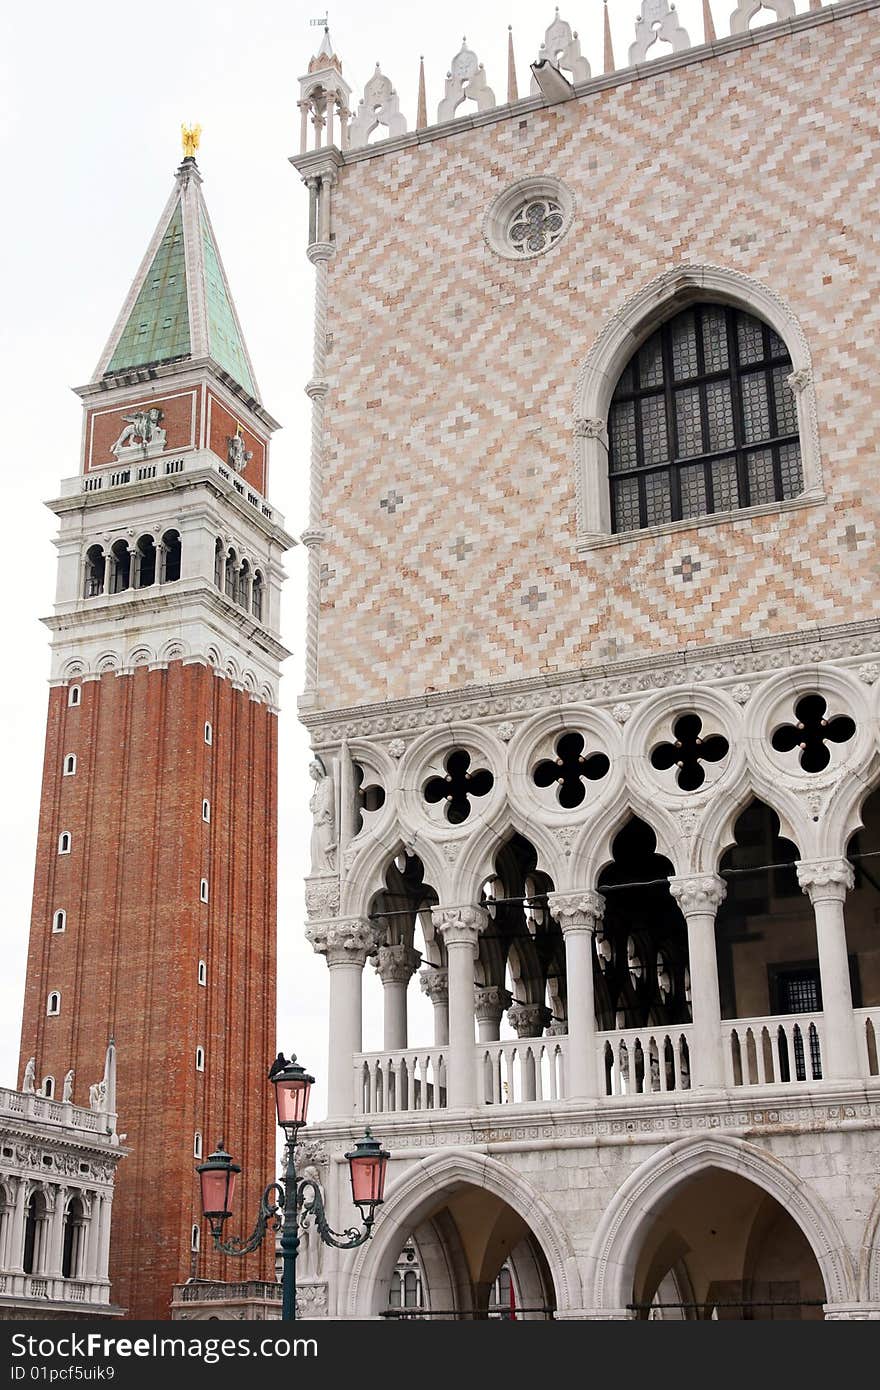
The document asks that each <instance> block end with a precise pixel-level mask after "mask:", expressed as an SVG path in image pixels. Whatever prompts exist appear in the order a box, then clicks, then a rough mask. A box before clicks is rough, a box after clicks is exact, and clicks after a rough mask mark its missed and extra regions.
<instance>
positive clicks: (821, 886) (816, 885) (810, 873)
mask: <svg viewBox="0 0 880 1390" xmlns="http://www.w3.org/2000/svg"><path fill="white" fill-rule="evenodd" d="M795 867H796V869H797V876H798V883H799V884H800V885H801V888H803V890H804V892H805V893H806V894H807V896H808V897H809V899H810V902H811V903H818V902H823V901H825V900H827V899H829V898H830V899H831V900H832V901H833V902H839V903H842V902H843V900H844V899H845V897H846V895H847V893H848V892H849V891H850V889H851V888H852V886H853V884H854V882H855V874H854V873H853V866H852V864H851V863H850V862H849V860H848V859H801V860H800V861H799V862H798V863H797V864H796V865H795Z"/></svg>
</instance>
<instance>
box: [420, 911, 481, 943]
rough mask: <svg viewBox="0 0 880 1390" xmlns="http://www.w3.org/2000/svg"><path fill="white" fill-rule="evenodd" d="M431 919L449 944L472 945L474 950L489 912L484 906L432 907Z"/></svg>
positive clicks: (436, 929) (435, 928)
mask: <svg viewBox="0 0 880 1390" xmlns="http://www.w3.org/2000/svg"><path fill="white" fill-rule="evenodd" d="M431 919H432V921H433V923H434V930H435V931H438V932H439V933H440V935H441V936H442V938H443V940H444V941H445V942H446V948H447V950H448V949H449V947H450V946H472V947H473V949H474V950H475V951H476V949H477V942H478V940H479V936H480V932H481V931H485V929H486V926H487V924H488V921H489V914H488V912H487V911H486V909H485V908H484V907H432V908H431Z"/></svg>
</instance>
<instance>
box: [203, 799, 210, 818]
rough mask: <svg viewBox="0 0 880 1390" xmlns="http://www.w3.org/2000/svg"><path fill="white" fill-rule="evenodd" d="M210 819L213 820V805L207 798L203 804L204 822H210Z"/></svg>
mask: <svg viewBox="0 0 880 1390" xmlns="http://www.w3.org/2000/svg"><path fill="white" fill-rule="evenodd" d="M210 819H211V803H210V801H209V800H208V798H207V797H205V799H204V801H203V802H202V820H204V821H209V820H210Z"/></svg>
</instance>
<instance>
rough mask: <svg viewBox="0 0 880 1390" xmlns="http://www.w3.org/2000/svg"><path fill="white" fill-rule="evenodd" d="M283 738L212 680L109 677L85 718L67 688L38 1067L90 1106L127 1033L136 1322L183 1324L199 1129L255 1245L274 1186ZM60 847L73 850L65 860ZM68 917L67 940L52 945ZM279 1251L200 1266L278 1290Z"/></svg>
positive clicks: (58, 756) (35, 1035)
mask: <svg viewBox="0 0 880 1390" xmlns="http://www.w3.org/2000/svg"><path fill="white" fill-rule="evenodd" d="M206 720H209V721H211V723H212V725H213V743H212V745H211V746H208V745H207V744H206V743H205V740H204V726H205V721H206ZM276 726H277V721H276V718H275V716H274V715H272V714H270V713H269V712H268V711H267V709H266V708H265V706H264V705H263V704H261V703H259V702H257V701H254V700H251V699H250V697H249V695H248V693H247V692H246V691H244V690H239V689H233V688H232V686H231V685H230V683H229V682H228V681H226V680H223V679H221V678H219V677H218V676H217V675H216V674H215V673H213V672H212V671H209V670H208V669H207V668H206V667H204V666H201V665H197V664H193V665H188V666H187V665H183V663H181V662H172V663H171V664H170V665H169V666H168V668H167V669H166V670H153V671H150V670H148V669H146V668H138V669H137V670H136V671H135V672H134V674H133V675H130V676H126V677H117V676H115V675H113V674H108V675H105V676H103V677H102V678H101V680H100V681H96V682H86V683H85V684H84V685H83V686H82V703H81V705H80V706H79V707H74V708H71V707H69V706H68V691H67V689H66V688H61V687H59V688H55V689H53V690H52V692H51V695H50V700H49V715H48V724H47V736H46V760H45V769H44V778H43V799H42V807H41V813H40V824H39V841H38V846H37V871H36V878H35V885H34V910H33V919H32V925H31V938H30V949H29V956H28V973H27V985H26V991H25V1007H24V1022H23V1027H22V1048H21V1055H22V1067H23V1066H24V1063H25V1062H26V1060H27V1058H28V1057H30V1056H32V1055H36V1057H37V1073H38V1076H44V1075H46V1074H50V1073H51V1074H54V1076H55V1078H56V1084H57V1085H58V1086H59V1088H60V1082H61V1078H62V1077H63V1076H64V1074H65V1072H66V1071H67V1069H68V1067H70V1066H74V1067H75V1068H76V1083H75V1088H74V1099H75V1101H76V1102H77V1103H78V1104H88V1087H89V1084H90V1083H91V1082H92V1081H96V1080H98V1079H99V1078H100V1076H101V1075H102V1072H103V1065H104V1051H105V1048H106V1045H107V1040H108V1037H109V1036H111V1035H113V1036H115V1039H116V1043H117V1046H118V1054H119V1063H118V1064H119V1076H118V1095H117V1107H118V1112H119V1125H120V1128H121V1129H122V1130H123V1131H124V1132H125V1133H126V1134H127V1136H128V1138H127V1141H126V1143H127V1145H128V1146H129V1147H130V1148H131V1150H132V1153H131V1155H130V1156H129V1157H128V1158H127V1159H126V1160H125V1161H124V1162H123V1163H122V1164H121V1165H120V1168H119V1170H118V1176H117V1192H116V1197H115V1200H114V1206H113V1234H112V1242H111V1261H110V1274H111V1279H112V1283H113V1288H112V1292H113V1297H114V1300H115V1301H116V1302H117V1303H120V1304H122V1305H123V1306H124V1307H126V1308H128V1310H129V1316H131V1317H141V1318H164V1317H167V1316H168V1315H169V1304H170V1299H171V1291H172V1285H173V1284H174V1283H178V1282H181V1280H184V1279H186V1278H187V1277H188V1276H189V1275H190V1272H191V1263H190V1253H189V1239H190V1227H191V1225H192V1223H193V1221H198V1220H200V1205H199V1198H198V1184H197V1179H196V1177H195V1173H194V1164H195V1161H196V1160H194V1159H193V1135H194V1132H195V1130H197V1129H198V1130H201V1132H202V1135H203V1140H204V1153H205V1155H207V1154H208V1152H210V1150H211V1148H213V1147H214V1145H215V1144H216V1142H217V1141H218V1140H219V1139H220V1138H223V1139H225V1141H226V1145H227V1147H228V1148H229V1149H230V1150H231V1151H232V1152H233V1154H234V1155H235V1157H236V1159H237V1160H238V1162H239V1163H241V1165H242V1169H243V1173H242V1178H241V1179H240V1183H241V1187H240V1189H239V1198H240V1202H239V1213H241V1219H240V1220H238V1219H236V1221H235V1222H233V1223H232V1224H233V1225H234V1227H235V1229H236V1230H240V1229H242V1228H243V1227H244V1226H247V1228H248V1231H249V1230H250V1225H251V1224H252V1221H253V1218H254V1215H255V1213H256V1210H257V1207H258V1202H259V1197H260V1194H261V1192H262V1189H263V1187H264V1186H265V1184H266V1182H268V1181H269V1180H270V1179H271V1178H272V1177H273V1176H274V1172H275V1138H276V1128H275V1122H274V1098H273V1094H272V1088H271V1086H269V1085H268V1083H267V1081H266V1071H267V1070H268V1064H269V1062H270V1061H271V1059H272V1057H273V1056H274V1054H275V1051H276V1045H275V882H276V825H277V805H276V795H277V793H276V783H277V761H276V758H277V753H276V750H277V728H276ZM67 753H75V754H76V756H77V770H76V774H75V776H72V777H69V776H68V777H64V776H63V775H62V759H63V757H64V755H65V754H67ZM203 798H208V799H209V800H210V803H211V819H210V822H205V821H204V820H203V819H202V801H203ZM62 830H69V831H70V832H71V835H72V851H71V853H70V854H69V855H64V856H59V855H58V853H57V841H58V835H59V833H60V832H61V831H62ZM202 877H205V878H207V879H208V882H209V901H208V903H207V905H205V904H202V903H201V902H200V901H199V884H200V879H201V878H202ZM59 907H63V908H64V909H65V910H66V912H67V929H66V931H65V932H64V933H62V934H53V933H52V930H51V926H52V915H53V913H54V911H55V910H56V909H57V908H59ZM200 959H203V960H205V961H206V963H207V970H208V984H207V988H204V987H201V986H199V984H198V975H197V971H198V961H199V960H200ZM51 989H58V990H60V991H61V996H62V999H61V1013H60V1015H59V1016H58V1017H57V1018H47V1017H46V997H47V995H48V992H49V991H50V990H51ZM198 1045H203V1046H204V1047H205V1050H206V1069H205V1072H204V1073H199V1072H197V1071H196V1069H195V1049H196V1047H197V1046H198ZM264 1063H265V1065H264ZM203 1242H204V1244H205V1246H206V1249H207V1246H208V1245H209V1244H210V1241H209V1239H208V1237H207V1233H206V1232H204V1231H203ZM270 1244H271V1243H270V1242H268V1243H267V1247H266V1248H265V1249H264V1250H262V1251H261V1252H259V1253H257V1254H255V1255H252V1256H249V1257H248V1258H246V1259H243V1260H241V1259H239V1260H236V1261H231V1260H226V1259H218V1258H217V1257H214V1256H211V1255H209V1254H207V1253H203V1254H202V1255H201V1256H200V1259H199V1264H198V1274H199V1275H200V1276H202V1277H209V1278H220V1279H240V1278H271V1277H273V1268H274V1257H273V1252H272V1250H271V1249H270V1248H269V1245H270Z"/></svg>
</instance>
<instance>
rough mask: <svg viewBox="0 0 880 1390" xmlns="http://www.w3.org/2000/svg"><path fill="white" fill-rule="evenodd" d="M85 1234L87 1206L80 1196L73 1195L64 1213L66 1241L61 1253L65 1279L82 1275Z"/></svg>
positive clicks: (62, 1272)
mask: <svg viewBox="0 0 880 1390" xmlns="http://www.w3.org/2000/svg"><path fill="white" fill-rule="evenodd" d="M85 1236H86V1213H85V1208H84V1206H83V1204H82V1200H81V1199H80V1198H79V1197H73V1198H72V1199H71V1201H70V1202H69V1204H68V1207H67V1211H66V1212H65V1213H64V1243H63V1246H62V1255H61V1274H62V1277H63V1278H64V1279H79V1278H81V1277H82V1267H83V1256H84V1254H85V1244H86V1240H85Z"/></svg>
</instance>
